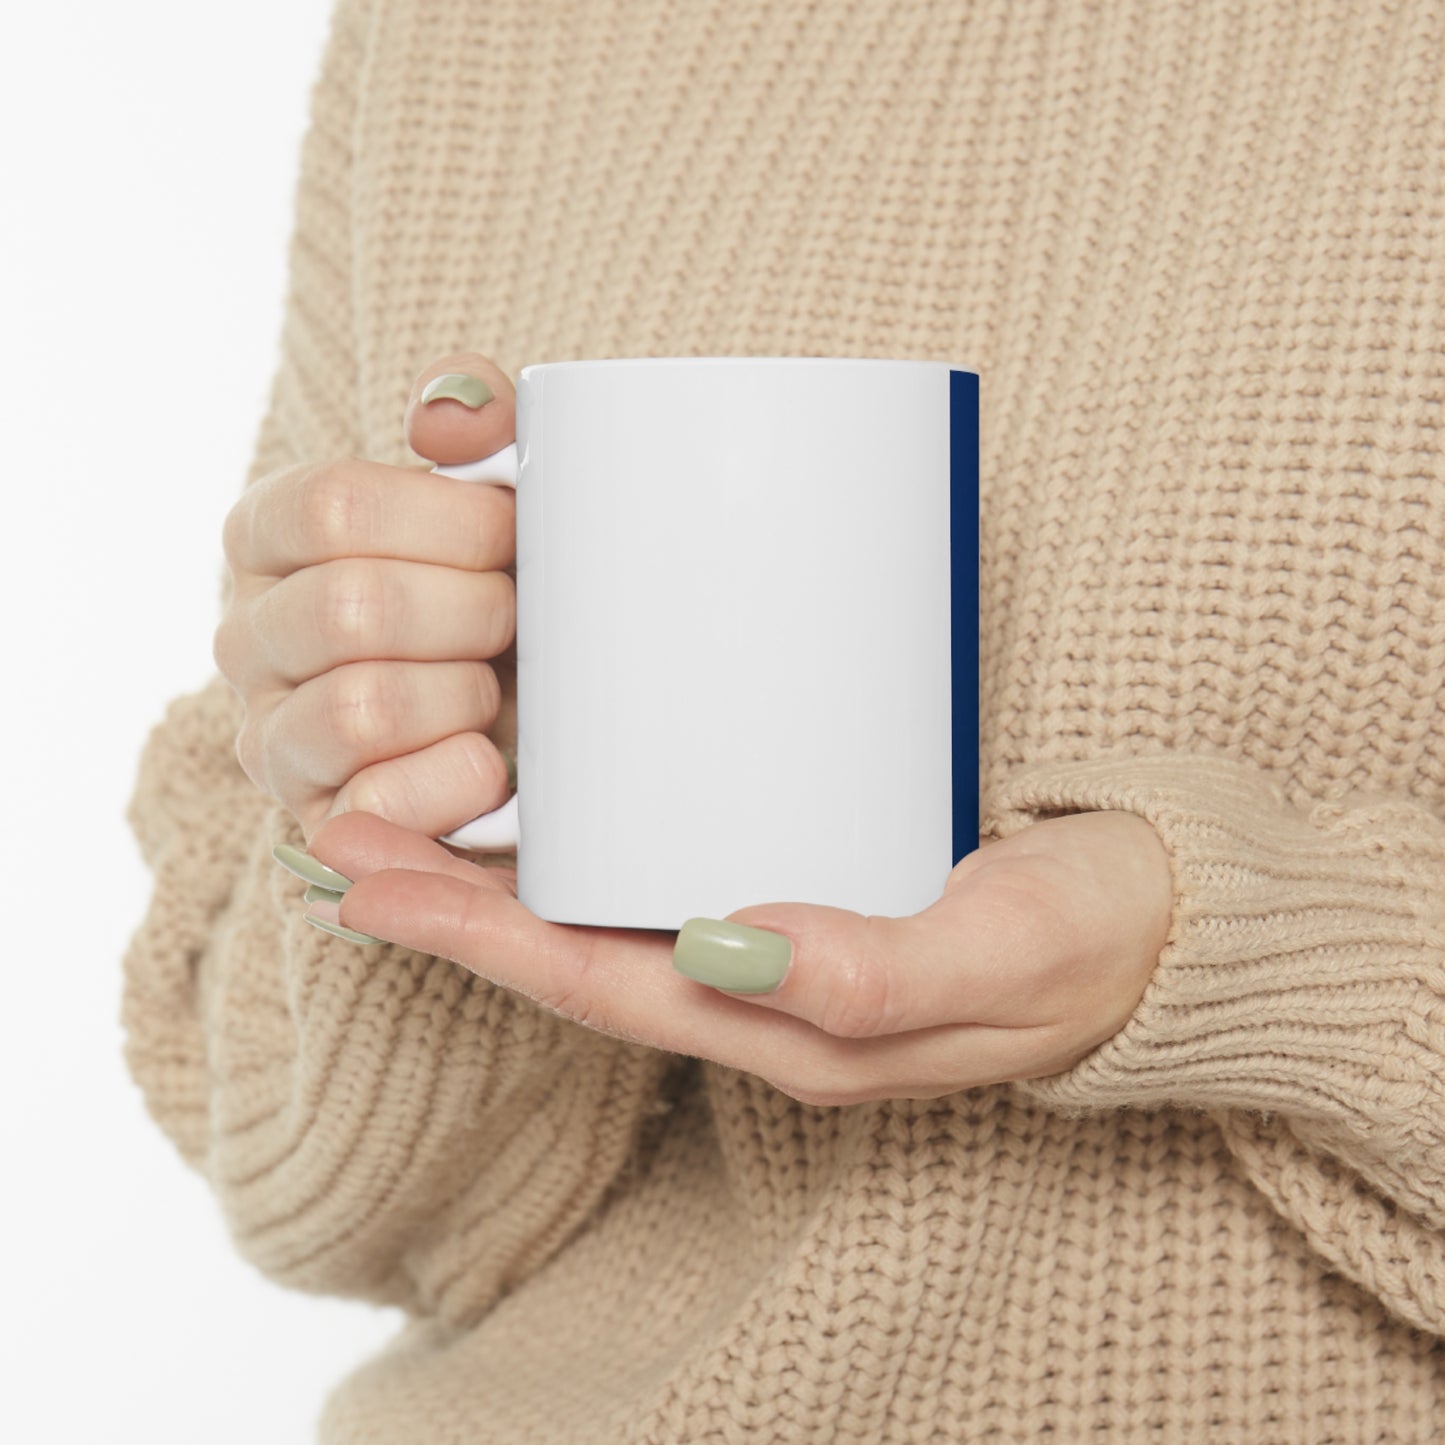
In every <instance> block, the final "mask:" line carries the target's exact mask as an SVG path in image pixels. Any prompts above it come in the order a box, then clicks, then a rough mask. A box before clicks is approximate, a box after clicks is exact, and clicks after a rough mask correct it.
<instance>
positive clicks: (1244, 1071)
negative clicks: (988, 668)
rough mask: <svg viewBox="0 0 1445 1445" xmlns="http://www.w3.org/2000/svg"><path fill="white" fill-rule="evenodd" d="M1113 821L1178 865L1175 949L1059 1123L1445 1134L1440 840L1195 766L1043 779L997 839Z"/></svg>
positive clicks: (1439, 833)
mask: <svg viewBox="0 0 1445 1445" xmlns="http://www.w3.org/2000/svg"><path fill="white" fill-rule="evenodd" d="M1104 809H1117V810H1121V811H1125V812H1130V813H1134V814H1137V815H1139V816H1141V817H1143V818H1145V819H1147V820H1148V821H1149V822H1150V823H1151V824H1152V825H1153V826H1154V828H1155V829H1156V831H1157V832H1158V834H1159V836H1160V838H1161V839H1162V840H1163V843H1164V846H1165V848H1166V850H1167V851H1168V854H1169V858H1170V864H1171V868H1172V872H1173V879H1174V912H1173V919H1172V924H1171V929H1170V934H1169V939H1168V942H1167V944H1166V946H1165V949H1164V951H1163V953H1162V955H1161V957H1160V959H1159V963H1158V966H1157V968H1156V970H1155V972H1154V974H1153V977H1152V978H1151V981H1150V983H1149V984H1148V987H1147V989H1146V991H1145V993H1144V996H1143V998H1142V1000H1141V1001H1140V1003H1139V1005H1138V1007H1137V1009H1136V1010H1135V1012H1134V1014H1133V1016H1132V1017H1131V1018H1130V1019H1129V1021H1128V1022H1127V1023H1126V1024H1125V1026H1124V1028H1123V1029H1122V1030H1120V1032H1119V1033H1118V1034H1116V1035H1115V1036H1114V1037H1113V1038H1112V1039H1110V1040H1108V1041H1107V1042H1105V1043H1104V1044H1102V1045H1100V1046H1099V1047H1098V1048H1097V1049H1095V1050H1094V1051H1093V1052H1091V1053H1090V1054H1089V1055H1087V1056H1086V1057H1085V1058H1084V1059H1082V1060H1081V1061H1080V1062H1079V1063H1078V1064H1077V1065H1075V1066H1074V1067H1073V1068H1072V1069H1070V1070H1069V1071H1067V1072H1066V1073H1063V1074H1059V1075H1055V1076H1053V1077H1050V1078H1047V1079H1038V1080H1030V1081H1025V1082H1023V1083H1021V1084H1020V1085H1019V1086H1018V1087H1019V1088H1020V1090H1021V1091H1023V1092H1024V1093H1026V1094H1029V1095H1031V1096H1033V1097H1035V1098H1037V1099H1038V1100H1039V1101H1040V1102H1044V1103H1047V1104H1048V1105H1050V1106H1052V1107H1055V1108H1059V1109H1063V1110H1065V1111H1070V1112H1073V1111H1078V1110H1081V1109H1088V1108H1097V1107H1110V1106H1120V1105H1132V1106H1141V1105H1166V1104H1169V1105H1179V1106H1195V1107H1211V1108H1212V1107H1226V1108H1227V1107H1238V1108H1246V1109H1255V1110H1263V1111H1271V1112H1275V1111H1277V1112H1281V1113H1288V1114H1289V1115H1291V1116H1292V1117H1294V1118H1296V1119H1300V1120H1313V1121H1318V1122H1319V1123H1325V1124H1334V1125H1336V1126H1339V1125H1341V1124H1343V1125H1344V1126H1345V1127H1346V1128H1347V1129H1348V1130H1349V1131H1350V1132H1351V1133H1358V1132H1363V1133H1367V1134H1368V1133H1370V1132H1371V1131H1372V1130H1379V1129H1381V1128H1383V1129H1384V1130H1386V1131H1387V1132H1396V1131H1398V1135H1399V1136H1408V1135H1410V1134H1412V1133H1414V1132H1416V1131H1418V1129H1419V1120H1420V1118H1421V1117H1422V1110H1424V1111H1426V1113H1425V1117H1432V1116H1433V1117H1436V1118H1439V1117H1441V1110H1442V1108H1445V1073H1442V1070H1441V1068H1440V1061H1441V1059H1440V1056H1441V1052H1442V1044H1445V922H1442V916H1441V902H1440V900H1441V897H1442V892H1445V889H1442V885H1445V827H1442V825H1441V823H1440V820H1438V819H1436V818H1435V817H1434V816H1433V815H1432V814H1431V813H1430V812H1429V810H1427V809H1425V808H1423V807H1421V806H1419V805H1417V804H1414V803H1412V802H1410V801H1408V800H1403V799H1370V800H1366V801H1361V802H1360V803H1358V804H1357V805H1356V806H1346V805H1344V804H1340V803H1328V804H1317V805H1315V806H1313V807H1312V808H1310V809H1308V810H1301V809H1298V808H1295V807H1292V806H1291V805H1289V804H1288V803H1287V801H1286V799H1285V797H1284V795H1283V793H1282V792H1281V790H1280V789H1279V788H1278V787H1277V786H1276V785H1275V784H1273V783H1272V782H1271V781H1270V780H1268V778H1267V777H1266V776H1265V775H1264V774H1262V773H1260V772H1259V771H1257V770H1255V769H1253V768H1251V767H1249V766H1248V765H1245V764H1241V763H1236V762H1233V761H1229V760H1225V759H1218V758H1209V757H1199V756H1186V757H1181V756H1169V757H1159V758H1134V759H1105V760H1096V761H1090V762H1085V763H1070V764H1059V765H1050V766H1044V767H1040V768H1037V769H1034V770H1031V771H1029V772H1028V773H1027V774H1025V775H1021V776H1020V777H1019V778H1018V779H1017V780H1015V781H1014V782H1012V783H1010V784H1009V785H1007V786H1006V787H1005V788H1004V789H1003V790H1002V793H1001V794H1000V796H999V797H998V798H997V800H996V805H995V809H994V814H993V820H992V830H993V831H994V832H996V833H997V834H999V835H1000V836H1006V835H1008V834H1011V833H1014V832H1017V831H1018V830H1019V829H1020V828H1023V827H1025V826H1027V825H1028V824H1029V823H1032V822H1034V821H1036V820H1038V819H1041V818H1043V817H1048V816H1057V815H1059V814H1066V813H1076V812H1086V811H1098V810H1104Z"/></svg>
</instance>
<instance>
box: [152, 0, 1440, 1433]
mask: <svg viewBox="0 0 1445 1445" xmlns="http://www.w3.org/2000/svg"><path fill="white" fill-rule="evenodd" d="M1442 75H1445V8H1442V6H1441V5H1440V3H1439V0H1389V3H1387V0H1381V3H1367V0H1355V3H1350V0H1313V3H1304V0H1273V3H1259V4H1241V3H1238V0H1235V3H1229V4H1225V3H1222V0H1221V3H1215V0H1193V3H1189V4H1185V3H1167V0H1118V3H1106V0H1097V3H1085V0H1012V3H1011V0H977V3H968V4H965V3H962V0H936V3H927V0H811V3H807V0H797V3H790V0H488V3H485V4H482V3H466V0H342V3H341V6H340V9H339V11H338V14H337V17H336V22H335V26H334V30H333V33H332V39H331V43H330V46H329V50H328V53H327V58H326V61H325V65H324V72H323V74H322V76H321V79H320V81H319V84H318V86H317V89H316V91H315V96H314V123H313V125H312V128H311V131H310V134H309V138H308V140H307V142H306V146H305V152H304V162H303V176H302V181H301V186H300V192H299V195H298V201H297V221H296V232H295V239H294V243H293V247H292V251H291V266H292V278H293V281H292V290H291V299H290V305H289V309H288V313H287V317H286V322H285V330H284V344H283V355H282V359H281V364H280V369H279V373H278V375H277V379H276V383H275V391H274V398H273V401H272V405H271V407H270V411H269V414H268V416H267V417H266V419H265V423H264V426H263V427H262V430H261V435H260V441H259V446H258V449H257V453H256V458H255V465H254V467H253V469H252V477H256V476H259V475H260V474H261V473H263V472H265V471H267V470H269V469H271V468H274V467H276V466H279V465H282V464H285V463H290V462H293V461H295V460H297V459H306V458H322V457H328V456H334V455H338V454H346V453H352V454H358V455H365V456H369V457H374V458H379V459H381V460H384V461H389V462H394V463H402V462H406V463H412V464H416V462H417V459H416V458H414V457H412V456H411V455H410V454H409V453H408V452H407V451H406V450H405V448H404V445H403V442H402V439H401V416H402V409H403V405H404V402H405V400H406V396H407V392H408V389H409V387H410V384H411V380H412V378H413V375H414V374H415V372H416V371H417V370H418V369H419V368H420V367H421V366H422V365H424V364H425V363H426V362H427V361H429V360H431V359H432V358H433V357H435V356H436V355H438V354H439V353H442V352H445V351H448V350H452V349H457V348H462V347H475V348H477V349H479V350H481V351H483V352H486V353H488V354H490V355H491V356H493V357H494V358H496V359H497V360H498V361H499V362H500V364H502V365H503V366H504V367H506V368H507V369H508V370H510V371H513V372H515V371H516V369H517V368H519V367H520V366H521V365H523V364H525V363H528V362H534V361H544V360H553V359H558V358H564V357H590V356H609V355H617V356H628V355H689V354H709V353H712V354H719V353H720V354H728V353H732V354H816V355H839V356H850V355H878V356H904V357H932V358H940V359H946V360H950V361H955V362H965V363H971V364H973V365H974V366H976V367H977V368H978V369H979V371H980V372H981V374H982V377H983V468H982V475H983V487H984V502H983V538H984V540H983V548H984V584H983V585H984V637H983V667H984V710H985V716H984V727H983V733H984V742H985V776H984V784H985V798H984V802H985V809H984V811H985V820H986V827H987V829H988V831H989V832H991V833H993V834H996V835H1003V834H1007V833H1010V832H1012V831H1014V830H1017V829H1019V828H1022V827H1025V826H1027V825H1028V824H1029V823H1030V822H1031V821H1032V820H1034V819H1036V818H1038V817H1040V816H1042V815H1046V814H1055V813H1059V812H1063V811H1069V810H1080V809H1094V808H1119V809H1127V810H1131V811H1133V812H1136V813H1139V814H1142V815H1143V816H1144V817H1146V818H1147V819H1149V820H1150V821H1151V822H1152V823H1153V824H1154V825H1155V826H1156V828H1157V829H1158V831H1159V833H1160V835H1161V836H1162V838H1163V840H1164V842H1165V844H1166V846H1167V848H1168V851H1169V854H1170V857H1171V860H1172V867H1173V874H1174V880H1175V887H1176V898H1175V913H1174V920H1173V926H1172V931H1171V934H1170V939H1169V943H1168V945H1167V948H1166V950H1165V953H1164V955H1163V957H1162V958H1161V960H1160V963H1159V967H1158V970H1157V973H1156V975H1155V977H1154V979H1153V981H1152V983H1151V984H1150V986H1149V989H1148V992H1147V993H1146V994H1145V997H1144V999H1143V1001H1142V1003H1141V1004H1140V1006H1139V1008H1138V1010H1137V1013H1136V1015H1135V1017H1134V1018H1133V1019H1132V1020H1131V1021H1130V1022H1129V1023H1128V1025H1127V1026H1126V1027H1125V1028H1124V1029H1123V1031H1122V1032H1121V1033H1120V1034H1119V1035H1118V1036H1117V1037H1116V1038H1114V1039H1113V1040H1111V1041H1110V1042H1108V1043H1106V1044H1105V1045H1103V1046H1102V1047H1100V1048H1099V1049H1098V1050H1097V1051H1096V1052H1095V1053H1094V1054H1092V1055H1091V1056H1090V1057H1088V1058H1086V1059H1085V1060H1084V1061H1083V1062H1082V1063H1080V1064H1079V1065H1078V1066H1077V1067H1075V1068H1074V1069H1072V1070H1071V1071H1070V1072H1069V1073H1068V1074H1066V1075H1063V1076H1060V1077H1057V1078H1052V1079H1048V1080H1042V1081H1036V1082H1032V1083H1024V1084H1018V1085H1014V1086H1000V1087H996V1088H987V1089H977V1090H971V1091H968V1092H965V1093H959V1094H956V1095H953V1096H951V1097H948V1098H943V1099H938V1100H932V1101H924V1102H907V1101H904V1102H884V1103H873V1104H866V1105H859V1106H855V1107H850V1108H843V1109H827V1108H817V1107H807V1106H804V1105H801V1104H798V1103H797V1102H795V1101H794V1100H792V1099H790V1098H788V1097H787V1096H785V1095H783V1094H781V1093H779V1092H777V1091H776V1090H774V1089H773V1088H771V1087H770V1086H768V1085H766V1084H764V1083H763V1082H761V1081H760V1080H759V1079H757V1078H754V1077H751V1076H748V1075H744V1074H741V1073H739V1072H737V1071H735V1070H731V1069H728V1068H725V1067H722V1066H720V1065H717V1064H714V1063H710V1062H697V1061H689V1060H683V1059H678V1058H676V1057H673V1056H669V1055H664V1054H662V1053H659V1052H656V1051H653V1050H650V1049H648V1048H645V1047H642V1046H639V1045H633V1044H628V1043H623V1042H620V1041H617V1040H614V1039H612V1038H609V1037H605V1036H601V1035H598V1034H594V1033H591V1032H589V1031H587V1030H585V1029H583V1028H582V1027H580V1026H578V1025H575V1024H572V1023H570V1022H567V1021H563V1020H561V1019H559V1018H556V1017H554V1016H552V1015H550V1014H547V1013H544V1012H542V1011H540V1010H539V1009H538V1008H537V1007H536V1006H534V1005H532V1004H530V1003H529V1002H528V1001H526V1000H524V999H522V998H519V997H518V996H516V995H514V994H512V993H509V992H507V991H505V990H502V989H500V988H498V987H496V986H494V985H491V984H489V983H486V982H484V981H482V980H481V979H479V978H477V977H475V976H473V975H471V974H470V973H468V972H467V971H466V970H465V969H463V968H461V967H459V966H458V965H455V964H452V963H450V962H446V961H442V960H436V959H432V958H428V957H424V956H420V955H418V954H415V953H410V952H407V951H405V950H402V949H399V948H393V947H387V948H386V949H383V950H367V951H363V950H360V949H358V948H355V947H354V946H352V945H350V944H347V943H344V942H341V941H339V940H337V939H334V938H331V937H329V936H326V935H323V934H321V933H319V932H317V931H316V930H314V929H310V928H307V927H305V926H304V925H303V924H302V922H301V900H300V892H301V886H300V885H299V884H298V883H297V882H296V880H295V879H294V878H292V877H291V876H290V875H289V874H287V873H285V872H283V871H282V870H281V869H280V868H279V867H277V865H276V864H275V863H274V862H273V861H272V859H271V848H272V845H273V844H275V843H277V842H280V841H290V842H293V843H297V844H299V843H300V842H301V835H300V831H299V829H298V828H297V826H296V825H295V823H294V822H293V821H292V820H291V819H290V817H289V816H288V815H286V814H285V813H284V812H283V811H282V810H280V809H278V808H277V807H275V806H274V805H272V804H271V803H270V802H269V800H268V799H266V798H265V797H263V796H261V795H260V794H258V792H257V791H256V790H255V789H254V788H253V787H252V786H251V785H250V783H249V782H248V781H247V779H246V778H245V776H244V775H243V774H242V773H241V772H240V770H239V768H238V766H237V764H236V760H235V757H234V754H233V750H232V749H233V743H234V738H235V733H236V729H237V727H238V723H239V716H238V708H237V704H236V702H235V700H234V699H233V697H232V696H231V694H230V691H229V689H228V688H227V686H226V685H225V684H224V682H222V681H219V680H217V681H216V682H214V683H213V684H212V685H211V686H208V687H207V688H205V689H204V690H203V691H201V692H200V693H198V694H196V695H194V696H189V697H183V698H180V699H178V700H177V701H175V702H174V703H173V704H172V705H171V707H170V708H169V710H168V711H167V713H166V715H165V719H164V721H163V722H162V723H161V724H160V725H159V726H158V727H157V728H156V730H155V732H154V734H153V736H152V737H151V739H150V741H149V743H148V746H147V748H146V751H145V756H144V759H143V762H142V764H141V768H140V774H139V779H138V782H137V785H136V790H135V796H134V802H133V805H132V808H131V812H130V817H131V820H132V824H133V827H134V829H135V831H136V834H137V836H138V837H139V839H140V842H141V845H142V847H143V849H144V852H145V856H146V858H147V860H148V862H149V865H150V866H151V867H152V869H153V870H154V874H155V892H154V897H153V900H152V903H151V906H150V910H149V913H148V915H147V917H146V919H145V921H144V923H143V925H142V926H141V928H140V929H139V931H138V932H137V934H136V936H135V939H134V941H133V943H132V945H131V947H130V949H129V952H128V954H127V957H126V961H125V970H126V992H125V1004H124V1022H125V1026H126V1029H127V1031H128V1035H127V1038H128V1042H127V1057H128V1060H129V1064H130V1067H131V1069H132V1070H133V1072H134V1076H135V1078H136V1079H137V1081H138V1082H139V1084H140V1086H141V1088H142V1089H143V1091H144V1094H145V1097H146V1100H147V1102H148V1105H149V1107H150V1109H151V1111H152V1113H153V1115H154V1117H155V1119H156V1121H157V1122H158V1124H159V1125H160V1126H161V1127H162V1128H163V1129H164V1130H165V1131H166V1132H167V1133H168V1134H169V1135H170V1136H171V1137H172V1138H173V1139H174V1140H175V1142H176V1144H177V1146H178V1147H179V1149H180V1150H181V1152H182V1153H183V1154H184V1156H185V1157H186V1159H188V1160H189V1161H190V1162H191V1163H192V1164H194V1166H195V1167H196V1168H197V1169H198V1170H200V1171H201V1172H202V1173H203V1175H204V1177H205V1178H206V1180H207V1181H208V1182H209V1184H210V1185H211V1186H212V1187H213V1188H214V1190H215V1192H216V1196H217V1199H218V1200H219V1203H220V1207H221V1209H222V1210H223V1211H224V1214H225V1218H226V1220H227V1221H228V1224H229V1226H230V1228H231V1230H232V1231H233V1233H234V1237H235V1241H236V1245H237V1248H238V1249H239V1250H240V1251H241V1252H242V1253H243V1254H244V1256H245V1257H246V1258H247V1259H249V1260H251V1261H253V1262H254V1263H255V1264H256V1265H257V1266H258V1267H259V1268H260V1269H262V1270H264V1271H265V1272H266V1273H267V1274H268V1275H270V1276H272V1277H274V1278H275V1279H277V1280H280V1281H282V1282H283V1283H285V1284H287V1285H290V1286H294V1287H295V1288H297V1289H301V1290H312V1291H319V1292H325V1293H332V1294H339V1295H350V1296H356V1297H360V1298H365V1299H371V1300H378V1301H387V1302H391V1303H394V1304H397V1305H400V1306H402V1307H403V1308H404V1309H405V1310H406V1311H407V1312H408V1314H409V1315H410V1316H411V1318H412V1321H413V1322H412V1323H411V1324H409V1325H408V1327H407V1328H406V1329H405V1331H404V1332H403V1333H402V1334H401V1336H400V1337H399V1338H398V1339H397V1340H396V1342H395V1344H394V1346H392V1347H391V1348H389V1349H388V1350H387V1351H386V1352H385V1353H384V1354H382V1355H381V1356H380V1357H379V1358H377V1359H375V1360H373V1361H371V1362H370V1363H368V1364H366V1365H365V1366H364V1367H362V1368H361V1369H360V1370H359V1371H358V1372H357V1373H356V1374H354V1375H353V1376H352V1377H351V1378H349V1379H348V1380H346V1381H345V1382H344V1383H342V1384H341V1385H340V1386H339V1387H338V1388H337V1389H336V1391H335V1393H334V1394H333V1395H332V1397H331V1399H330V1401H329V1403H328V1405H327V1407H326V1411H325V1417H324V1420H323V1422H322V1425H321V1434H322V1438H323V1439H324V1440H326V1441H328V1442H348V1445H351V1442H354V1445H383V1442H385V1445H450V1442H456V1445H462V1442H467V1445H470V1442H493V1441H495V1442H526V1445H548V1442H556V1445H589V1442H613V1441H627V1442H634V1441H635V1442H656V1445H662V1442H688V1445H696V1442H754V1441H757V1442H767V1441H806V1442H814V1441H816V1442H833V1441H840V1442H868V1445H895V1442H905V1441H906V1442H914V1441H975V1440H990V1441H1029V1442H1033V1441H1037V1440H1039V1439H1041V1438H1049V1439H1055V1440H1061V1441H1083V1440H1089V1441H1094V1440H1105V1441H1135V1440H1146V1439H1147V1440H1162V1441H1188V1442H1193V1441H1202V1442H1218V1441H1223V1442H1246V1445H1256V1442H1273V1441H1286V1442H1300V1445H1325V1442H1346V1441H1349V1442H1354V1441H1372V1442H1374V1441H1409V1442H1425V1441H1431V1440H1438V1439H1440V1438H1441V1436H1442V1433H1445V1344H1442V1342H1441V1339H1440V1336H1441V1335H1442V1333H1445V903H1442V900H1445V710H1442V702H1441V698H1442V691H1445V406H1442V401H1445V161H1442V157H1445V82H1442ZM217 480H218V483H219V484H224V482H225V479H224V478H220V479H217ZM238 480H239V479H238ZM213 545H214V546H215V547H216V549H217V557H218V559H219V555H220V552H219V539H214V540H213ZM777 821H778V826H780V827H786V826H787V822H786V819H779V820H777Z"/></svg>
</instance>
